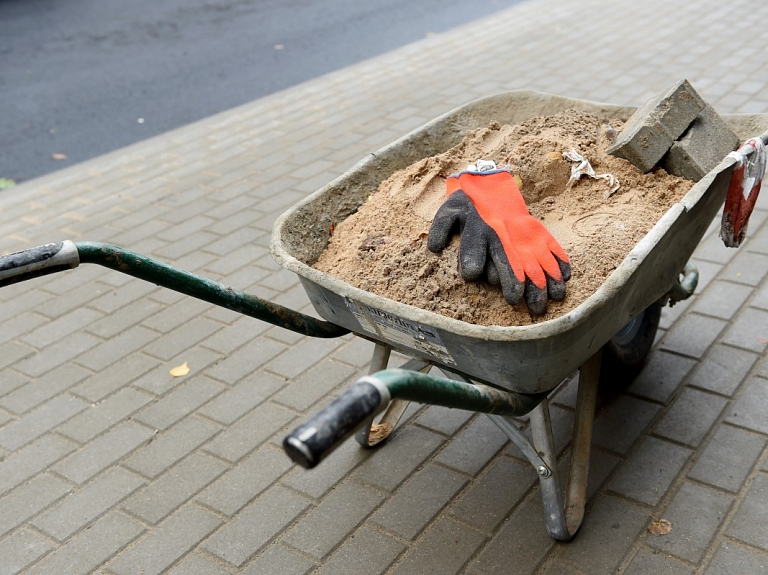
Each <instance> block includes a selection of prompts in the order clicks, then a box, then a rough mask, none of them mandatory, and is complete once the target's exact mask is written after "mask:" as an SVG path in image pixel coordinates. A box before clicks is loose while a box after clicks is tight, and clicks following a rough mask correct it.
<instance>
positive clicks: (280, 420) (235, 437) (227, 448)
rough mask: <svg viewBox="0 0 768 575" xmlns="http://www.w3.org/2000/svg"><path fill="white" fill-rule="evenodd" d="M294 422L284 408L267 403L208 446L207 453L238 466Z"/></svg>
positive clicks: (292, 416)
mask: <svg viewBox="0 0 768 575" xmlns="http://www.w3.org/2000/svg"><path fill="white" fill-rule="evenodd" d="M294 418H295V416H294V414H293V413H291V412H289V411H287V410H285V409H283V408H281V407H278V406H276V405H272V404H271V403H263V404H261V405H259V406H258V407H257V408H255V409H254V410H253V411H251V412H250V413H249V414H247V415H245V416H243V417H242V418H240V419H239V420H237V421H236V422H235V423H234V424H232V425H231V426H230V427H228V428H227V429H225V430H224V431H223V432H222V433H221V434H219V436H218V437H216V438H215V439H213V440H212V441H211V442H209V443H208V445H206V446H205V450H206V451H208V452H210V453H212V454H213V455H216V456H217V457H221V458H222V459H225V460H227V461H229V462H232V463H234V462H236V461H238V460H240V459H242V458H243V457H244V456H246V455H247V454H248V453H250V452H251V451H253V450H254V449H256V448H257V447H258V446H259V445H261V444H262V443H264V442H265V441H266V440H267V439H269V437H270V436H271V435H272V434H274V433H275V432H276V431H277V430H279V429H280V428H282V427H283V426H285V425H288V424H289V423H290V422H291V421H293V420H294Z"/></svg>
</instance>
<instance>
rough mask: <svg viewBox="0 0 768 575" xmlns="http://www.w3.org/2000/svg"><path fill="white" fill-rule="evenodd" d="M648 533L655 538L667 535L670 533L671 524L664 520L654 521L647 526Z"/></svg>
mask: <svg viewBox="0 0 768 575" xmlns="http://www.w3.org/2000/svg"><path fill="white" fill-rule="evenodd" d="M648 532H649V533H650V534H651V535H655V536H656V537H661V536H662V535H668V534H669V533H671V532H672V524H671V523H670V522H669V521H667V520H666V519H654V520H653V521H651V524H650V525H649V526H648Z"/></svg>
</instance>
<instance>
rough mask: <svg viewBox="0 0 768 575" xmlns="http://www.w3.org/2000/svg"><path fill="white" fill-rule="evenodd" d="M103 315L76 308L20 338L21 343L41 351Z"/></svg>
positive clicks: (94, 311)
mask: <svg viewBox="0 0 768 575" xmlns="http://www.w3.org/2000/svg"><path fill="white" fill-rule="evenodd" d="M103 316H104V314H102V313H101V312H98V311H96V310H92V309H88V308H77V309H75V310H72V311H71V312H69V313H67V314H65V315H63V316H61V317H59V318H57V319H55V320H53V321H51V322H47V323H45V324H44V325H42V326H40V327H39V328H37V329H36V330H35V331H33V332H31V333H29V334H27V335H25V336H24V337H22V338H21V340H22V341H24V342H26V343H28V344H30V345H33V346H35V347H37V348H38V349H42V348H45V347H48V346H49V345H51V344H53V343H56V342H57V341H59V340H60V339H64V338H66V337H68V336H70V335H72V334H73V333H75V332H77V331H80V330H81V329H83V328H85V327H86V326H88V325H89V324H91V323H93V322H95V321H97V320H98V319H100V318H102V317H103Z"/></svg>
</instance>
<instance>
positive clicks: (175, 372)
mask: <svg viewBox="0 0 768 575" xmlns="http://www.w3.org/2000/svg"><path fill="white" fill-rule="evenodd" d="M170 373H171V375H172V376H173V377H182V376H184V375H187V374H188V373H189V366H188V365H187V362H186V361H185V362H184V363H182V364H181V365H177V366H176V367H174V368H173V369H172V370H171V372H170Z"/></svg>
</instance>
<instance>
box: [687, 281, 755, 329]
mask: <svg viewBox="0 0 768 575" xmlns="http://www.w3.org/2000/svg"><path fill="white" fill-rule="evenodd" d="M751 293H752V288H751V287H750V286H746V285H742V284H737V283H733V282H728V281H715V282H713V283H712V284H711V285H710V286H709V287H708V288H707V290H706V291H705V292H704V293H703V294H700V295H699V296H698V297H697V298H696V302H695V303H694V304H693V306H692V309H693V310H694V311H696V312H698V313H703V314H706V315H712V316H715V317H719V318H721V319H725V320H729V319H731V317H733V315H734V314H735V313H736V312H737V311H739V308H740V307H741V306H742V305H743V304H744V302H745V301H747V298H749V296H750V295H751Z"/></svg>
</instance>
